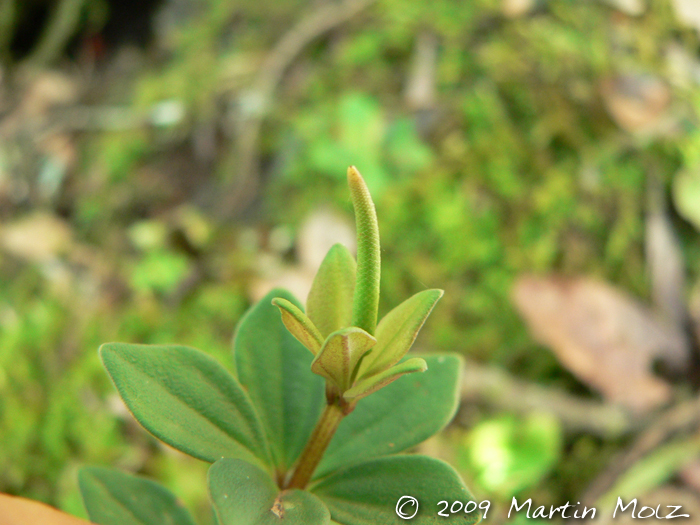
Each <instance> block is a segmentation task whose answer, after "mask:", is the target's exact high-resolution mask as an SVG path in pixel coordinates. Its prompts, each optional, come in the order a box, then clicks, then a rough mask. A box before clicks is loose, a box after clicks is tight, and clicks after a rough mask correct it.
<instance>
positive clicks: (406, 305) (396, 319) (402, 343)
mask: <svg viewBox="0 0 700 525" xmlns="http://www.w3.org/2000/svg"><path fill="white" fill-rule="evenodd" d="M442 294H443V291H442V290H424V291H422V292H419V293H417V294H415V295H414V296H413V297H410V298H409V299H406V300H405V301H404V302H402V303H401V304H400V305H398V306H397V307H396V308H394V309H393V310H392V311H391V312H389V313H388V314H387V315H386V316H384V318H383V319H382V320H381V322H380V323H379V326H378V327H377V345H376V346H375V347H374V349H373V351H372V353H371V354H369V355H368V356H367V357H366V358H365V359H364V360H363V362H362V365H361V366H360V373H359V377H363V376H369V375H372V374H376V373H377V372H381V371H383V370H385V369H387V368H389V367H390V366H392V365H394V364H396V363H398V362H399V361H400V360H401V358H403V356H405V355H406V353H407V352H408V350H409V349H410V348H411V345H412V344H413V341H415V340H416V337H417V336H418V332H420V329H421V328H422V327H423V324H424V323H425V320H426V319H427V318H428V316H429V315H430V312H432V310H433V308H434V307H435V305H436V304H437V302H438V301H439V300H440V298H441V297H442Z"/></svg>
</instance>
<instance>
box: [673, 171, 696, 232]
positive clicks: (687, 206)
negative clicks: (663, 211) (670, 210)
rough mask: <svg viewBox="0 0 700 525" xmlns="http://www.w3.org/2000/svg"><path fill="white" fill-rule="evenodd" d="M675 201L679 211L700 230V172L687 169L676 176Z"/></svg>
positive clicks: (674, 181) (674, 186)
mask: <svg viewBox="0 0 700 525" xmlns="http://www.w3.org/2000/svg"><path fill="white" fill-rule="evenodd" d="M673 201H674V204H675V205H676V209H677V210H678V213H680V214H681V215H682V216H683V218H684V219H685V220H687V221H688V222H689V223H690V224H692V225H693V226H695V229H696V230H700V173H698V172H697V171H685V172H681V173H679V174H678V175H676V176H675V178H674V179H673Z"/></svg>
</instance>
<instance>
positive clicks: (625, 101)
mask: <svg viewBox="0 0 700 525" xmlns="http://www.w3.org/2000/svg"><path fill="white" fill-rule="evenodd" d="M601 93H602V95H603V101H604V102H605V107H606V109H607V110H608V113H610V116H611V117H612V118H613V120H614V121H615V122H616V123H617V125H618V126H620V127H621V128H622V129H624V130H626V131H629V132H632V133H648V132H650V131H652V130H654V128H656V127H657V126H658V125H659V124H660V122H661V120H662V117H663V116H664V114H665V112H666V110H667V109H668V107H669V105H670V104H671V91H670V90H669V88H668V86H667V85H666V84H665V83H664V82H662V81H661V80H660V79H658V78H657V77H655V76H652V75H648V74H627V75H618V76H616V77H612V78H607V79H605V80H604V81H603V83H602V86H601Z"/></svg>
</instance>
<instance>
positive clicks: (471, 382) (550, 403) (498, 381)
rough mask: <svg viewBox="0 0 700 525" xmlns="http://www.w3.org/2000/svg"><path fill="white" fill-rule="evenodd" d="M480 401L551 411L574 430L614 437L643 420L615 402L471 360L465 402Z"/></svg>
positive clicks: (522, 409) (500, 406) (466, 372)
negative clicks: (584, 396) (582, 395)
mask: <svg viewBox="0 0 700 525" xmlns="http://www.w3.org/2000/svg"><path fill="white" fill-rule="evenodd" d="M474 401H481V402H484V403H486V404H488V405H491V406H493V407H496V408H498V409H505V410H510V411H513V412H530V411H532V410H544V411H548V412H551V413H552V414H554V415H555V416H556V417H558V418H559V420H560V421H561V422H562V425H563V426H564V428H565V429H567V430H569V431H571V432H588V433H592V434H596V435H600V436H602V437H605V438H614V437H618V436H621V435H623V434H625V433H627V432H630V431H632V430H634V428H636V427H637V425H639V424H640V421H639V420H636V419H634V418H633V417H632V415H631V414H629V413H628V412H627V411H625V410H624V409H622V408H621V407H618V406H616V405H611V404H608V403H599V402H595V401H588V400H584V399H581V398H578V397H575V396H572V395H571V394H568V393H566V392H564V391H561V390H558V389H555V388H550V387H543V386H540V385H536V384H533V383H529V382H527V381H522V380H519V379H516V378H514V377H512V376H511V375H510V374H508V373H507V372H505V371H503V370H501V369H499V368H497V367H494V366H489V365H480V364H478V363H474V362H468V363H467V364H466V366H465V368H464V373H463V376H462V402H463V403H464V402H474Z"/></svg>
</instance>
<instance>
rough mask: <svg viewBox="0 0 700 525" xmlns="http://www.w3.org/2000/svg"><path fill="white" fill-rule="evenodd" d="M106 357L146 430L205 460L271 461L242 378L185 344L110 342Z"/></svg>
mask: <svg viewBox="0 0 700 525" xmlns="http://www.w3.org/2000/svg"><path fill="white" fill-rule="evenodd" d="M100 355H101V356H102V361H103V363H104V365H105V368H107V371H108V372H109V375H110V376H111V377H112V380H113V381H114V384H115V385H116V387H117V390H118V391H119V395H121V397H122V399H123V400H124V402H125V403H126V405H127V406H128V407H129V410H131V412H132V413H133V414H134V417H136V419H137V420H138V421H139V423H141V424H142V425H143V426H144V427H145V428H146V430H148V431H149V432H151V433H152V434H153V435H155V436H156V437H157V438H159V439H161V440H163V441H164V442H166V443H167V444H168V445H170V446H172V447H175V448H176V449H178V450H181V451H182V452H185V453H186V454H190V455H192V456H194V457H196V458H199V459H203V460H204V461H209V462H212V463H213V462H214V461H216V460H217V459H220V458H222V457H238V458H245V459H246V460H249V461H253V462H258V461H262V462H263V463H264V464H269V462H270V459H269V453H268V451H267V448H266V441H265V436H264V433H263V431H262V428H261V424H260V421H259V419H258V417H257V415H256V413H255V410H254V408H253V406H252V404H251V402H250V399H249V398H248V396H247V395H246V393H245V392H244V391H243V389H242V388H241V386H240V385H239V384H238V382H237V381H236V380H235V379H234V378H233V377H232V376H231V375H230V374H229V373H228V372H227V371H226V370H225V369H224V368H223V367H222V366H221V365H220V364H219V363H217V362H216V361H215V360H214V359H212V358H211V357H209V356H208V355H206V354H204V353H203V352H200V351H199V350H195V349H194V348H188V347H185V346H156V345H129V344H123V343H108V344H104V345H102V346H101V347H100Z"/></svg>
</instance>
